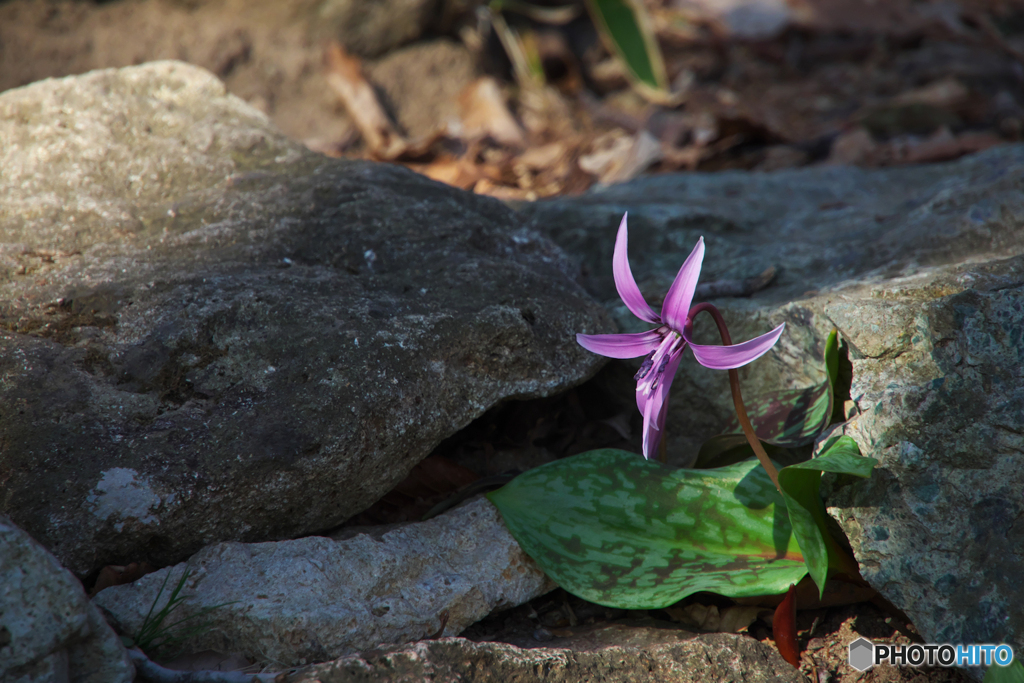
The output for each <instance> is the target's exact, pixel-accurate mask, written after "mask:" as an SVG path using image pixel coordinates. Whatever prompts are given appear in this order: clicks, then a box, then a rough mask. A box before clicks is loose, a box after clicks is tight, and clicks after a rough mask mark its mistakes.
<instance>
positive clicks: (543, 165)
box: [516, 141, 569, 171]
mask: <svg viewBox="0 0 1024 683" xmlns="http://www.w3.org/2000/svg"><path fill="white" fill-rule="evenodd" d="M568 151H569V147H568V145H566V144H565V142H562V141H556V142H552V143H549V144H546V145H541V146H540V147H531V148H530V149H528V150H526V151H525V152H523V153H522V154H520V155H519V156H518V157H516V164H521V165H523V166H525V167H526V168H528V169H530V170H531V171H541V170H544V169H549V168H552V167H554V166H556V165H557V164H558V162H560V161H562V160H563V159H564V158H565V156H566V154H567V153H568Z"/></svg>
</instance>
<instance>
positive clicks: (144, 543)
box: [0, 62, 610, 575]
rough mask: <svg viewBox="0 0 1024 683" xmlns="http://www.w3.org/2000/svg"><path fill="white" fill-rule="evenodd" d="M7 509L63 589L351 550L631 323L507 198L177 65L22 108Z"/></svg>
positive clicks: (5, 233) (0, 237)
mask: <svg viewBox="0 0 1024 683" xmlns="http://www.w3.org/2000/svg"><path fill="white" fill-rule="evenodd" d="M0 138H2V139H3V140H4V145H3V146H0V168H3V173H2V174H0V274H2V275H0V330H2V332H0V378H2V381H0V441H2V443H3V444H4V448H3V451H2V453H0V471H3V472H5V473H8V474H6V475H5V476H7V479H6V481H5V483H4V487H5V489H4V496H3V498H2V499H0V512H2V513H5V514H8V515H10V516H11V518H12V519H13V520H14V521H15V522H16V523H18V524H20V525H21V526H22V527H23V528H25V530H26V531H28V532H29V533H30V534H32V536H33V537H34V538H36V539H37V540H39V541H40V542H41V543H42V544H43V545H44V546H46V547H47V548H49V549H50V550H51V552H53V553H54V555H55V556H56V557H57V558H58V559H59V560H60V561H61V562H62V563H64V565H65V566H66V567H68V568H69V569H71V570H72V571H74V572H75V573H77V574H79V575H85V574H87V573H89V572H91V571H94V570H95V569H97V568H98V567H100V566H102V565H104V564H108V563H115V564H121V563H125V562H130V561H140V560H148V561H150V562H153V563H155V564H158V565H167V564H170V563H174V562H179V561H181V560H182V559H184V558H185V557H187V556H188V555H189V554H190V553H193V552H195V551H197V550H199V549H200V548H201V547H203V546H204V545H207V544H209V543H213V542H218V541H225V540H239V541H266V540H276V539H281V538H293V537H296V536H300V535H304V534H308V533H311V532H316V531H319V530H323V529H327V528H331V527H333V526H335V525H337V524H338V523H340V522H341V521H342V520H344V519H346V518H347V517H349V516H351V515H352V514H354V513H356V512H358V511H359V510H361V509H363V508H365V507H366V506H368V505H370V504H371V503H373V502H374V501H375V500H377V498H378V497H379V496H380V495H381V494H382V493H383V492H385V491H387V490H388V489H389V488H390V487H391V486H393V485H394V484H395V483H396V482H398V481H399V480H401V479H402V477H403V476H404V475H405V474H406V473H407V472H408V470H409V469H410V468H411V467H412V466H413V465H414V464H415V463H416V462H418V461H419V460H420V459H421V458H422V457H424V456H425V455H427V454H428V453H429V452H430V450H431V449H432V448H433V447H434V446H435V445H436V444H437V443H439V442H440V441H441V440H442V439H444V438H446V437H447V436H449V435H451V434H452V433H454V432H456V431H457V430H459V429H461V428H462V427H464V426H465V425H466V424H468V423H469V422H470V421H471V420H473V419H474V418H476V417H477V416H479V415H480V414H482V413H483V412H484V411H485V410H487V409H488V408H490V407H491V406H493V405H494V404H495V403H497V402H498V401H501V400H503V399H507V398H530V397H538V396H544V395H547V394H551V393H554V392H557V391H560V390H562V389H565V388H567V387H569V386H572V385H574V384H576V383H579V382H580V381H582V380H584V379H586V378H587V377H588V376H590V375H591V374H593V372H594V371H596V369H597V368H598V367H599V365H600V364H601V359H600V358H597V357H594V356H593V355H591V354H588V353H586V352H585V351H583V350H582V349H580V348H579V347H578V346H577V345H576V343H575V341H574V334H575V333H576V332H578V331H581V330H582V331H590V332H601V331H607V330H608V329H610V320H609V318H608V316H607V314H606V313H605V312H604V311H603V309H601V307H600V306H598V305H597V304H596V303H594V302H593V300H592V299H591V298H590V297H589V295H587V294H586V293H585V292H584V291H583V290H582V288H580V287H579V286H578V285H577V284H576V283H575V282H574V280H573V279H572V278H571V277H570V274H571V273H572V270H571V267H570V264H569V263H568V261H567V259H566V257H565V256H564V254H563V253H562V252H561V250H559V249H558V248H557V247H556V246H554V245H553V244H552V243H551V242H550V241H548V240H547V239H546V238H544V237H542V236H540V235H538V234H537V233H535V232H532V231H529V230H526V229H522V228H521V227H520V225H521V223H520V222H519V221H518V220H517V218H516V216H515V215H514V214H513V213H512V212H511V211H510V210H508V209H507V208H506V207H504V206H502V205H501V204H500V203H498V202H496V201H493V200H490V199H486V198H481V197H475V196H473V195H469V194H466V193H463V192H460V191H458V190H454V189H450V188H447V187H445V186H442V185H439V184H437V183H433V182H431V181H428V180H426V179H424V178H422V177H421V176H417V175H414V174H412V173H410V172H406V171H404V170H401V169H398V168H396V167H391V166H386V165H374V164H369V163H354V162H345V161H337V160H330V159H327V158H325V157H322V156H319V155H316V154H313V153H311V152H308V151H307V150H305V148H303V147H302V146H300V145H298V144H297V143H295V142H292V141H290V140H288V139H286V138H284V137H283V136H282V135H280V134H279V133H278V132H276V131H275V130H274V129H273V127H272V126H271V124H270V123H269V122H268V120H267V119H266V117H265V116H263V115H262V114H260V113H259V112H258V111H256V110H255V109H253V108H251V107H249V106H248V105H246V104H245V103H244V102H242V101H241V100H239V99H237V98H235V97H233V96H229V95H227V94H226V93H225V90H224V87H223V85H222V84H221V83H220V82H219V81H217V80H216V79H215V78H213V77H212V76H211V75H210V74H208V73H207V72H205V71H203V70H201V69H198V68H196V67H191V66H188V65H185V64H181V63H177V62H158V63H153V64H147V65H143V66H140V67H132V68H126V69H123V70H107V71H98V72H93V73H90V74H87V75H84V76H79V77H72V78H66V79H61V80H51V81H43V82H40V83H36V84H34V85H31V86H27V87H25V88H21V89H16V90H11V91H8V92H5V93H3V94H2V95H0Z"/></svg>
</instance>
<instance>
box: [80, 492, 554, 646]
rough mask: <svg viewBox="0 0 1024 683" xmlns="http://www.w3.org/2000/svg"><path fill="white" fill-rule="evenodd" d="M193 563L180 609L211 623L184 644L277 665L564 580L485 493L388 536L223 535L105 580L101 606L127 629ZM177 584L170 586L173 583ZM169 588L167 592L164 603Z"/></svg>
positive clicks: (461, 614) (436, 627)
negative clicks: (265, 538) (144, 571)
mask: <svg viewBox="0 0 1024 683" xmlns="http://www.w3.org/2000/svg"><path fill="white" fill-rule="evenodd" d="M186 569H187V570H188V571H189V572H190V573H191V574H190V576H189V578H188V581H187V583H186V586H185V588H184V590H183V594H188V595H190V596H191V598H190V599H189V600H187V601H186V602H185V603H183V604H182V606H181V607H180V608H179V609H180V612H175V618H177V617H178V616H179V615H180V616H187V615H190V614H196V613H197V612H198V611H200V610H202V609H203V608H204V607H210V606H213V605H221V604H224V603H232V604H227V605H225V606H224V607H220V608H218V609H216V610H214V611H213V612H211V613H210V614H209V615H208V616H207V617H206V618H205V619H209V620H210V629H209V630H207V631H204V632H202V633H200V634H198V635H197V636H195V637H194V638H192V639H190V640H189V641H188V642H187V643H186V645H185V647H186V648H187V649H190V650H192V651H200V650H206V649H212V650H217V651H219V652H241V653H242V654H244V655H245V656H246V657H249V658H250V659H253V660H260V661H266V662H272V663H274V665H275V666H295V665H300V664H306V663H311V662H322V661H326V660H329V659H333V658H336V657H340V656H342V655H347V654H352V653H355V652H358V651H359V650H365V649H368V648H373V647H377V646H378V645H380V644H381V643H406V642H409V641H414V640H418V639H420V638H425V637H428V636H431V635H434V634H441V633H442V632H443V633H446V634H449V635H457V634H459V633H461V632H462V630H463V629H465V628H466V627H467V626H469V625H470V624H472V623H473V622H475V621H478V620H480V619H482V618H483V617H485V616H487V615H488V614H490V613H491V612H492V611H495V610H500V609H505V608H508V607H513V606H516V605H520V604H522V603H524V602H526V601H528V600H531V599H533V598H535V597H537V596H539V595H542V594H544V593H546V592H548V591H550V590H551V589H553V588H554V587H555V586H554V584H553V583H552V582H551V580H550V579H548V578H547V576H545V575H544V573H543V572H542V571H541V570H540V569H539V568H538V567H537V566H536V565H535V564H534V562H533V560H531V559H530V558H529V557H528V556H527V555H526V554H525V553H523V551H522V549H520V547H519V544H518V543H516V542H515V540H514V539H513V538H512V536H511V535H510V534H509V533H508V530H507V529H506V528H505V525H504V523H503V522H502V521H501V515H500V513H499V512H498V510H497V509H496V508H495V507H494V506H493V505H491V503H490V502H488V501H487V500H484V499H479V500H475V501H472V502H470V503H467V504H466V505H464V506H461V507H459V508H456V509H455V510H453V511H451V512H449V513H446V514H444V515H442V516H440V517H437V518H435V519H432V520H430V521H427V522H419V523H415V524H410V525H407V526H403V527H401V528H398V529H394V530H392V531H389V532H387V533H384V534H383V535H381V536H379V537H373V536H369V535H366V534H360V535H358V536H355V537H354V538H350V539H348V540H343V541H333V540H331V539H330V538H322V537H316V536H310V537H307V538H302V539H298V540H294V541H280V542H278V543H256V544H251V545H246V544H242V543H220V544H217V545H213V546H209V547H207V548H204V549H203V550H202V551H200V552H199V553H197V554H195V555H194V556H193V557H192V558H191V559H189V561H188V562H187V563H184V564H180V565H177V566H175V567H169V568H166V569H162V570H160V571H158V572H155V573H153V574H149V575H147V576H145V577H143V578H142V579H140V580H138V581H136V582H135V583H132V584H129V585H124V586H114V587H111V588H107V589H105V590H103V591H101V592H100V593H99V594H97V596H96V598H95V601H96V603H97V604H99V605H100V606H102V607H103V608H104V609H106V610H108V611H109V612H110V613H111V614H112V615H113V616H114V617H115V618H116V619H117V620H118V622H119V623H120V624H121V625H122V626H123V627H124V628H125V630H126V631H127V632H129V633H131V632H134V631H136V630H138V628H139V627H140V625H141V624H142V620H143V619H144V618H145V616H146V614H147V612H148V611H149V609H150V606H151V605H152V604H153V603H154V600H155V599H156V597H157V592H158V590H159V588H160V585H161V584H162V583H163V582H164V581H165V580H166V581H167V584H168V586H174V585H177V583H178V581H179V580H180V579H181V576H182V574H183V572H184V571H186ZM169 590H170V588H168V589H167V591H168V592H169ZM164 602H166V596H165V597H164V598H162V600H161V602H160V603H158V604H160V605H162V604H163V603H164Z"/></svg>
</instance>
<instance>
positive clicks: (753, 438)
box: [690, 303, 782, 493]
mask: <svg viewBox="0 0 1024 683" xmlns="http://www.w3.org/2000/svg"><path fill="white" fill-rule="evenodd" d="M701 311H706V312H708V313H710V314H711V317H712V318H714V319H715V324H716V325H718V333H719V334H720V335H722V343H723V344H724V345H725V346H732V337H730V336H729V328H727V327H726V326H725V319H724V318H723V317H722V314H721V313H719V311H718V309H717V308H715V306H714V304H709V303H701V304H697V305H696V306H694V307H693V308H691V309H690V319H691V320H692V319H693V318H695V317H697V314H698V313H700V312H701ZM729 388H730V389H732V402H733V405H735V406H736V418H737V419H738V420H739V422H740V426H741V427H742V428H743V435H744V436H746V437H747V441H748V442H749V443H750V447H751V448H753V449H754V454H755V455H756V456H757V459H758V460H759V461H760V462H761V466H762V467H764V470H765V472H767V473H768V476H769V477H770V478H771V480H772V483H773V484H775V488H776V489H777V490H778V491H779V493H782V489H781V488H779V471H778V470H777V469H775V465H773V464H772V461H771V460H769V459H768V454H767V453H765V451H764V446H762V445H761V440H760V439H758V438H757V434H755V433H754V427H753V425H751V424H750V418H749V417H747V409H746V407H745V406H744V405H743V394H741V393H740V375H739V373H738V372H736V371H735V370H730V371H729Z"/></svg>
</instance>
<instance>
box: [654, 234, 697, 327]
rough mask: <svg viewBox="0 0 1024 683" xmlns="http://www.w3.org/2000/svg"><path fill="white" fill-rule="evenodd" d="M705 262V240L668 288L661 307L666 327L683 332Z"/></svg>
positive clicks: (685, 262) (687, 259) (691, 253)
mask: <svg viewBox="0 0 1024 683" xmlns="http://www.w3.org/2000/svg"><path fill="white" fill-rule="evenodd" d="M703 262H704V238H703V237H701V238H700V239H699V240H697V246H695V247H694V248H693V251H691V252H690V255H689V256H687V257H686V261H684V262H683V266H682V267H681V268H680V269H679V272H678V273H676V279H675V280H674V281H673V282H672V286H671V287H669V288H668V294H666V295H665V303H664V304H662V306H661V319H662V321H664V322H665V324H666V325H668V326H670V327H672V328H674V329H676V330H681V329H683V327H684V326H685V325H686V315H687V314H688V313H689V312H690V303H691V302H692V301H693V293H694V292H695V291H696V290H697V279H698V278H699V277H700V266H701V264H702V263H703Z"/></svg>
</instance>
